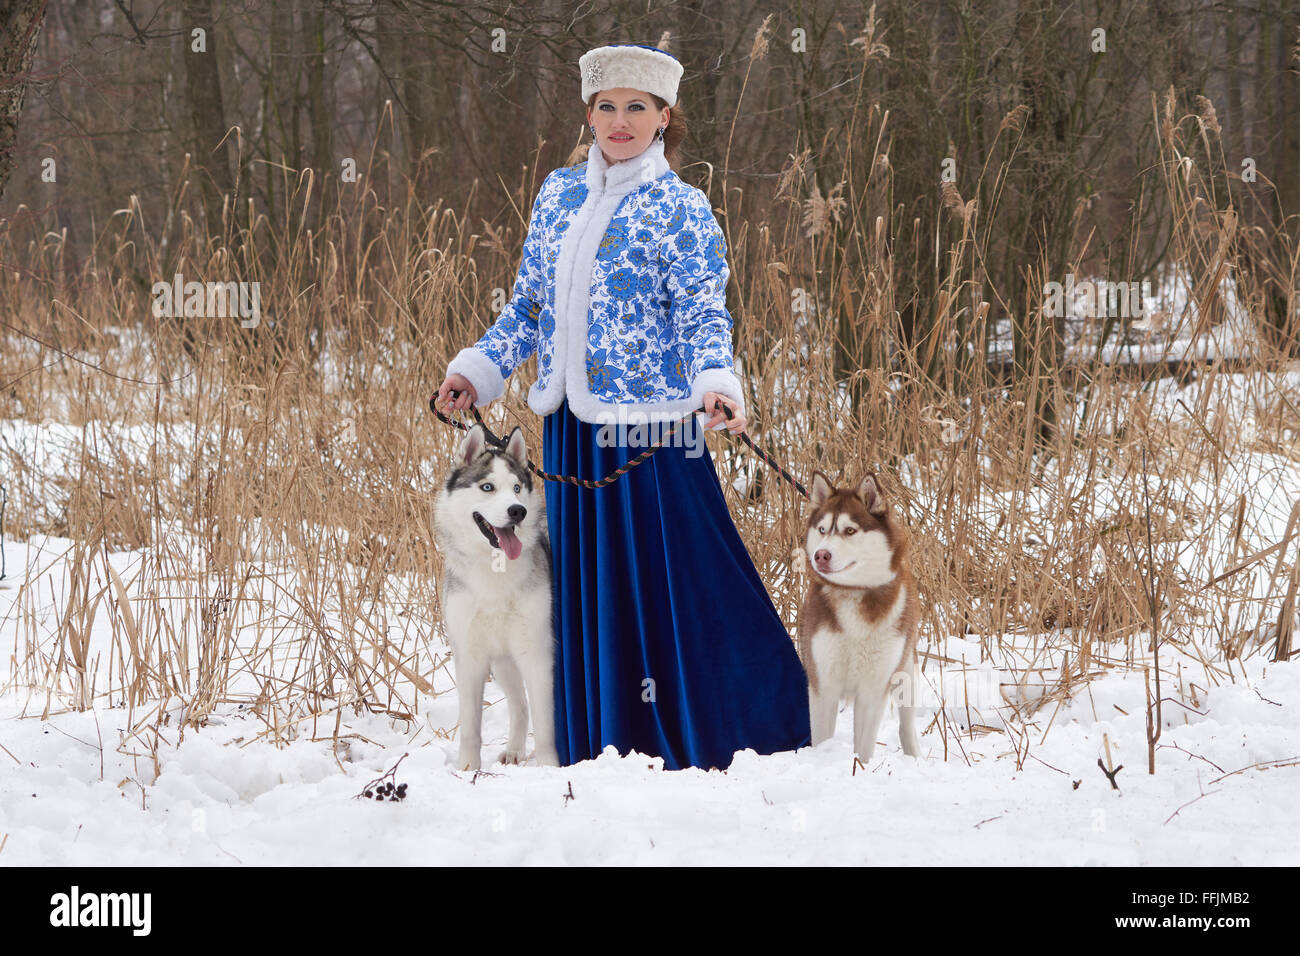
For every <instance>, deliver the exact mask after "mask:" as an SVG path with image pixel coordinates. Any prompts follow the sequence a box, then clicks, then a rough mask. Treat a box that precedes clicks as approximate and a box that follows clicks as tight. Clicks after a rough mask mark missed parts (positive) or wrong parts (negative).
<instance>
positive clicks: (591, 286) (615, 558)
mask: <svg viewBox="0 0 1300 956" xmlns="http://www.w3.org/2000/svg"><path fill="white" fill-rule="evenodd" d="M579 68H580V70H581V74H582V97H583V100H584V101H585V102H586V104H587V121H588V124H589V125H590V127H591V131H592V136H593V142H592V144H591V147H590V149H589V150H588V152H587V161H586V162H585V163H581V164H579V165H576V166H572V167H562V168H560V169H557V170H555V171H553V172H552V173H551V174H550V175H549V176H547V177H546V180H545V182H543V184H542V188H541V190H540V191H539V193H538V196H537V199H536V201H535V202H534V204H533V209H532V214H531V216H530V222H529V227H528V235H527V237H526V239H525V240H524V249H523V261H522V263H521V265H520V267H519V275H518V278H517V279H516V280H515V285H514V290H513V296H512V298H511V300H510V302H509V303H508V304H507V305H506V307H505V310H504V311H503V312H502V314H501V316H500V318H498V319H497V321H496V323H495V324H493V325H492V327H491V328H489V329H488V331H487V332H486V333H485V334H484V336H483V337H482V338H481V339H480V340H479V341H478V342H477V343H475V345H473V346H471V347H470V348H467V349H464V350H462V351H461V352H460V353H459V354H458V355H457V356H456V357H455V359H454V360H453V361H452V362H451V363H450V365H449V366H448V368H447V377H446V380H445V381H444V382H443V383H442V385H441V386H440V387H439V389H438V400H439V403H440V404H442V405H443V406H444V407H448V408H458V409H466V408H468V407H469V405H470V403H471V402H472V403H473V404H475V405H486V404H488V403H490V402H491V401H493V400H494V399H496V398H499V397H500V396H501V395H502V394H504V392H505V379H506V377H507V376H508V375H509V374H510V373H511V372H512V371H513V370H514V369H515V368H516V367H517V366H518V365H519V364H521V363H522V362H523V361H525V360H526V359H527V358H528V357H529V356H530V355H532V353H533V352H534V351H536V352H537V354H538V378H537V383H536V384H535V385H533V387H532V388H531V389H530V391H529V393H528V405H529V407H530V408H532V409H533V411H535V412H537V413H538V414H539V415H543V416H545V420H544V423H543V460H544V468H545V470H546V471H548V472H554V473H559V474H567V475H576V476H578V477H581V478H589V479H598V478H603V477H604V476H605V475H607V474H608V473H609V472H611V471H613V470H614V469H615V468H617V467H618V466H619V465H621V464H623V463H624V462H626V461H627V460H628V459H630V458H632V457H634V456H635V455H636V454H638V452H640V451H641V450H643V449H644V447H645V446H646V445H647V444H649V443H650V442H647V441H642V440H639V439H637V436H638V435H641V436H646V435H649V436H650V441H653V440H654V438H655V437H656V436H655V433H654V432H653V430H647V429H644V428H643V429H641V430H640V431H638V430H637V429H636V427H635V426H636V425H637V424H639V423H642V422H645V421H647V420H648V421H650V422H651V423H661V422H663V421H665V420H671V421H675V420H677V419H680V418H682V417H683V416H685V415H687V413H689V412H690V411H692V410H694V409H698V408H700V407H701V406H702V405H703V406H704V407H706V408H707V409H709V410H711V411H713V415H712V417H711V418H710V419H709V421H708V422H707V424H706V425H705V426H704V427H708V428H715V427H719V426H720V425H721V424H722V423H723V420H724V415H723V413H722V412H721V411H714V410H715V409H716V408H717V403H720V404H722V405H726V406H727V407H728V408H730V409H731V410H732V412H733V418H732V419H731V421H730V423H729V425H728V426H727V427H729V428H730V429H731V431H732V432H734V433H737V434H738V433H740V432H741V431H742V430H743V429H744V427H745V424H746V418H745V403H744V395H743V392H742V390H741V387H740V382H739V381H738V380H737V378H736V376H735V374H734V373H733V371H732V351H731V329H732V326H731V317H730V315H728V313H727V310H726V304H725V289H726V285H727V277H728V274H729V273H728V268H727V263H726V258H725V255H726V245H725V242H724V240H723V236H722V230H721V228H720V227H719V226H718V223H717V220H716V219H715V218H714V216H713V211H712V208H711V207H710V204H709V200H708V197H706V196H705V194H704V193H703V192H701V191H700V190H698V189H696V188H694V187H693V186H689V185H687V184H686V183H684V182H683V181H682V180H681V179H680V178H678V176H677V174H676V173H675V172H673V171H672V169H671V168H670V166H669V164H668V159H667V157H668V156H671V155H674V154H675V153H676V150H677V147H678V145H679V144H680V142H681V139H682V137H683V136H684V135H685V123H684V120H683V119H682V117H681V112H680V110H679V111H678V112H677V115H676V116H675V117H674V114H673V108H674V107H675V106H676V105H677V83H678V80H679V79H680V78H681V74H682V66H681V64H680V63H679V62H678V61H677V60H676V58H674V57H673V56H671V55H670V54H668V53H665V52H664V51H662V50H659V49H656V48H655V47H646V46H640V45H635V44H619V45H615V46H605V47H600V48H598V49H595V50H591V51H589V52H588V53H586V54H584V55H583V57H582V58H581V59H580V60H579ZM453 389H454V390H457V391H459V392H460V393H461V394H460V396H459V397H458V398H457V399H456V401H455V402H450V401H449V399H450V392H451V391H452V390H453ZM638 416H639V417H638ZM619 423H622V424H623V425H624V427H623V428H622V429H620V428H618V427H617V426H618V425H619ZM628 426H632V427H631V430H630V431H629V430H628ZM700 429H701V426H700V423H699V421H698V419H696V418H695V417H693V416H692V417H691V418H690V420H689V421H688V422H687V424H685V425H683V426H682V429H681V432H680V433H679V434H678V435H676V436H674V438H673V439H671V440H670V441H669V442H668V443H666V444H665V445H664V447H662V448H661V449H660V450H659V451H657V452H655V454H654V455H652V456H651V457H650V458H649V459H648V460H647V461H646V462H644V463H643V464H641V465H639V466H637V467H635V468H633V469H632V470H631V471H630V472H628V473H627V474H625V475H624V476H623V477H621V478H620V479H619V480H618V481H616V482H615V483H614V484H612V485H608V486H605V487H603V488H599V489H587V488H581V487H578V486H575V485H570V484H562V483H559V482H547V483H546V507H547V513H548V520H549V527H550V541H551V550H552V559H553V567H554V586H555V591H554V607H555V624H556V634H557V644H556V661H555V721H556V746H557V750H558V752H559V758H560V763H561V765H567V764H572V763H575V762H577V761H579V760H585V759H588V758H592V757H595V756H598V755H599V754H600V753H601V751H602V750H603V749H604V748H605V747H607V746H610V745H613V746H614V747H615V748H616V749H617V750H618V752H619V753H623V754H626V753H627V752H629V751H630V750H635V751H638V752H640V753H644V754H650V755H658V756H661V757H662V758H663V762H664V767H665V768H666V769H669V770H676V769H681V768H683V767H700V768H706V769H707V768H713V767H717V768H726V767H727V766H728V765H729V764H730V763H731V759H732V757H733V755H734V754H735V752H736V751H737V750H742V749H745V748H752V749H753V750H755V751H757V752H758V753H763V754H767V753H773V752H776V751H780V750H792V749H795V748H797V747H800V746H803V745H806V744H807V743H808V742H809V726H808V692H807V685H806V683H805V678H804V673H803V669H802V667H801V666H800V664H799V660H798V656H797V654H796V652H795V649H794V645H793V643H792V642H791V640H790V636H789V634H788V633H787V631H786V629H785V626H784V625H783V624H782V622H781V619H780V616H779V615H778V614H777V612H776V610H775V608H774V607H773V606H772V602H771V599H770V598H769V596H768V594H767V591H766V589H765V588H764V586H763V582H762V580H761V579H760V578H759V575H758V572H757V571H756V570H755V568H754V565H753V562H752V561H751V559H750V557H749V554H748V552H746V550H745V546H744V544H743V542H742V541H741V539H740V535H739V533H738V532H737V530H736V527H735V525H734V524H733V523H732V521H731V515H730V514H729V513H728V511H727V506H726V501H725V499H724V498H723V495H722V490H721V488H720V487H719V484H718V477H717V474H716V472H715V471H714V468H713V460H712V458H711V457H710V456H709V453H708V449H707V447H706V446H705V444H704V440H703V439H704V436H703V434H702V432H701V430H700Z"/></svg>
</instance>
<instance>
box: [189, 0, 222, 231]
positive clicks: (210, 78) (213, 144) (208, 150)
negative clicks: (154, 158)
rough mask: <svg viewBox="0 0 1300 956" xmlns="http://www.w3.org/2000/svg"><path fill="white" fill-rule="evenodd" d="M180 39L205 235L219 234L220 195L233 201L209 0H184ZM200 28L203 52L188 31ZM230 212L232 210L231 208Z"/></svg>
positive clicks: (220, 226) (219, 76) (210, 1)
mask: <svg viewBox="0 0 1300 956" xmlns="http://www.w3.org/2000/svg"><path fill="white" fill-rule="evenodd" d="M183 11H184V23H183V30H184V36H183V37H182V42H183V43H184V44H185V84H186V91H187V93H188V94H189V99H190V115H191V116H192V117H193V119H194V136H195V150H194V161H195V163H196V165H197V166H198V168H199V169H200V170H201V172H200V175H199V178H200V180H201V181H202V182H201V188H202V190H203V198H204V205H205V207H206V209H207V215H208V234H209V235H212V234H213V233H216V232H219V231H220V230H221V228H222V225H221V205H222V196H223V195H229V196H230V197H231V201H232V203H233V201H234V198H235V196H234V193H235V184H234V179H233V177H232V176H231V173H230V161H229V157H228V156H227V151H226V145H225V144H224V143H222V145H221V146H220V148H218V146H217V144H218V143H221V142H222V140H223V138H224V137H225V135H226V118H225V109H224V108H223V106H222V103H221V73H220V70H218V68H217V50H216V44H217V37H216V31H215V30H214V29H213V17H212V0H185V6H184V8H183ZM198 27H201V28H202V29H203V30H204V32H205V33H206V34H207V36H206V50H205V52H202V53H198V52H195V50H194V39H193V34H192V31H193V30H194V29H195V28H198ZM232 213H233V209H232Z"/></svg>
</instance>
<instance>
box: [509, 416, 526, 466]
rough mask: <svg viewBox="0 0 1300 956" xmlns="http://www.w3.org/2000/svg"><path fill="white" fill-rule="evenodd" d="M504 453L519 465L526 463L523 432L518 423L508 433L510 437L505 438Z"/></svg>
mask: <svg viewBox="0 0 1300 956" xmlns="http://www.w3.org/2000/svg"><path fill="white" fill-rule="evenodd" d="M506 454H507V455H509V456H510V457H511V458H513V459H514V460H515V461H517V462H519V464H521V465H527V464H528V455H527V453H526V452H525V451H524V433H523V432H522V431H521V430H520V428H519V426H518V425H516V426H515V430H514V431H512V432H511V433H510V437H509V438H508V439H507V440H506Z"/></svg>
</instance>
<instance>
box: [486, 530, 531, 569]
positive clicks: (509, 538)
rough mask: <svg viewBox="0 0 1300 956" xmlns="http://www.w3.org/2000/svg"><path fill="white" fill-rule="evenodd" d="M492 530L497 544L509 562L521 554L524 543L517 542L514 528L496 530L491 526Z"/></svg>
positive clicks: (517, 537) (517, 536)
mask: <svg viewBox="0 0 1300 956" xmlns="http://www.w3.org/2000/svg"><path fill="white" fill-rule="evenodd" d="M492 530H493V531H495V532H496V533H497V542H498V543H499V544H500V545H501V547H502V549H503V550H504V551H505V553H506V557H507V558H509V559H510V560H511V561H513V560H514V559H515V558H517V557H519V555H521V554H522V553H523V550H524V543H523V542H522V541H520V540H519V535H517V534H515V529H514V528H498V527H497V526H496V525H493V526H492Z"/></svg>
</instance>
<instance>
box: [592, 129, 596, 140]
mask: <svg viewBox="0 0 1300 956" xmlns="http://www.w3.org/2000/svg"><path fill="white" fill-rule="evenodd" d="M591 138H592V139H595V138H596V127H594V126H593V127H591Z"/></svg>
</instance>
